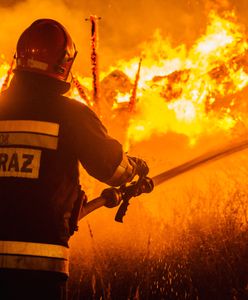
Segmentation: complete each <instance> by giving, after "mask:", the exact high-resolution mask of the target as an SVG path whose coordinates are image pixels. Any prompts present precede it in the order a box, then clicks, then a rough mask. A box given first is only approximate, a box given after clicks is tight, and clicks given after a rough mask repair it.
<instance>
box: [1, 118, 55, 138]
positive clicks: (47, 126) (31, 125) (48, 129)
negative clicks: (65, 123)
mask: <svg viewBox="0 0 248 300" xmlns="http://www.w3.org/2000/svg"><path fill="white" fill-rule="evenodd" d="M23 131H24V132H34V133H43V134H49V135H54V136H58V134H59V124H57V123H51V122H42V121H30V120H6V121H0V132H23Z"/></svg>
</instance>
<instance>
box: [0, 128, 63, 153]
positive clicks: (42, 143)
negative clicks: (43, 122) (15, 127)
mask: <svg viewBox="0 0 248 300" xmlns="http://www.w3.org/2000/svg"><path fill="white" fill-rule="evenodd" d="M13 145H16V146H17V145H20V146H34V147H41V148H47V149H52V150H56V149H57V147H58V137H55V136H48V135H43V134H37V133H15V132H0V146H13Z"/></svg>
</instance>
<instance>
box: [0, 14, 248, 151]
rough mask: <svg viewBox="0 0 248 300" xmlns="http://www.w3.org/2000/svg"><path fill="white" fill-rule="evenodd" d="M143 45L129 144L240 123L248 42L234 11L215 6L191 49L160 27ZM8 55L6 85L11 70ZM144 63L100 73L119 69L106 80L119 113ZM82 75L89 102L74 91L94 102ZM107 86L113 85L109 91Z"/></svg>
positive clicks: (193, 136) (193, 135) (247, 81)
mask: <svg viewBox="0 0 248 300" xmlns="http://www.w3.org/2000/svg"><path fill="white" fill-rule="evenodd" d="M140 49H141V50H140V53H141V56H142V58H143V60H142V64H141V70H140V78H139V83H138V88H137V93H136V95H137V103H136V106H135V111H134V112H132V113H130V117H129V121H128V122H129V126H128V129H127V133H126V143H127V144H129V143H132V144H133V143H135V142H139V141H142V140H145V139H149V138H150V137H151V135H153V134H157V135H158V134H159V135H161V134H165V133H167V132H175V133H179V134H183V135H185V136H187V137H188V141H189V144H191V145H193V144H195V143H196V142H197V139H198V138H199V137H200V136H201V135H202V134H211V133H214V132H218V131H228V130H230V129H232V128H234V127H235V125H236V122H237V120H240V115H239V110H238V106H239V104H240V103H241V102H242V100H243V99H242V98H240V97H239V96H238V93H239V92H241V91H242V90H244V89H245V88H246V87H247V85H248V73H247V67H246V53H247V49H248V44H247V41H246V36H245V34H244V32H243V29H242V26H241V25H239V24H238V22H237V20H236V17H235V14H234V12H232V11H231V12H227V13H226V14H225V15H224V17H223V16H222V17H221V16H219V15H218V14H217V13H216V12H215V11H211V12H210V13H209V20H208V25H207V27H206V31H205V34H203V35H202V36H201V37H200V38H198V40H196V41H195V43H194V44H193V45H192V47H191V48H190V49H187V47H186V45H184V44H182V45H179V46H177V47H173V46H172V45H171V43H170V41H169V40H168V39H164V38H163V37H162V36H161V34H160V32H159V31H158V30H157V31H156V32H155V33H154V36H153V38H152V40H150V41H149V42H145V43H143V44H142V45H141V46H140ZM2 59H3V63H2V64H1V66H0V84H3V81H4V78H5V76H6V73H7V71H8V69H9V65H8V64H7V63H6V62H5V60H4V57H2ZM138 62H139V57H133V58H132V59H131V60H129V61H124V60H122V61H119V62H117V63H116V64H115V65H114V66H112V67H110V69H109V71H108V72H101V74H99V75H100V79H101V81H104V79H105V78H107V76H108V75H109V74H110V73H111V72H113V73H112V74H114V75H113V76H112V79H113V78H114V80H116V81H115V83H114V84H112V86H111V83H110V81H105V90H103V92H102V93H101V95H102V97H103V98H104V97H105V98H106V97H107V98H108V97H109V95H111V97H113V99H112V100H113V101H109V99H107V102H108V101H109V105H110V107H109V111H112V112H113V115H116V113H115V110H116V109H118V108H119V106H120V107H122V108H123V105H124V107H125V106H126V108H128V102H129V101H130V96H131V94H132V88H130V86H131V85H132V84H133V83H134V80H135V76H136V72H137V65H138ZM114 70H119V71H117V72H116V71H114ZM114 72H115V73H114ZM124 76H126V78H124ZM76 78H77V81H78V82H79V84H80V85H82V87H83V90H84V93H85V95H86V96H87V98H88V99H89V101H88V103H87V101H85V100H84V99H82V97H81V96H80V93H79V91H78V89H77V87H75V86H74V85H73V86H72V89H71V91H70V96H71V97H72V98H75V99H77V100H79V101H82V102H83V103H85V104H87V105H90V106H92V105H93V103H92V79H91V78H90V77H88V78H83V77H82V76H80V75H79V74H77V75H76ZM123 78H124V79H123ZM128 80H129V82H127V81H128ZM106 86H107V87H108V89H109V90H108V91H107V93H106V94H104V93H105V92H106Z"/></svg>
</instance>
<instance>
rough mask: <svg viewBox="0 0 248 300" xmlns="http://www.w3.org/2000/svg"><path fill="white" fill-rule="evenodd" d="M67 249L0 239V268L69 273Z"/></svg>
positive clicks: (58, 246)
mask: <svg viewBox="0 0 248 300" xmlns="http://www.w3.org/2000/svg"><path fill="white" fill-rule="evenodd" d="M68 266H69V249H68V248H67V247H64V246H60V245H51V244H40V243H27V242H16V241H0V269H2V268H3V269H22V270H36V271H38V270H39V271H50V272H58V273H63V274H65V275H67V276H68V274H69V268H68Z"/></svg>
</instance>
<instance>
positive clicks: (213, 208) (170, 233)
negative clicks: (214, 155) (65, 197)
mask: <svg viewBox="0 0 248 300" xmlns="http://www.w3.org/2000/svg"><path fill="white" fill-rule="evenodd" d="M239 179H241V177H239V178H237V177H236V178H234V179H230V177H229V174H227V173H226V174H225V179H223V178H221V180H219V179H218V180H216V179H213V180H212V182H209V183H208V187H207V189H206V190H205V191H204V190H201V189H196V188H195V187H194V188H190V189H188V190H186V191H185V190H184V191H183V193H182V194H183V195H184V196H182V199H179V200H180V201H181V205H178V203H176V202H175V203H174V207H173V209H172V208H171V207H170V209H172V210H173V214H172V218H170V219H168V218H155V217H154V216H153V215H152V214H150V213H149V212H148V211H147V210H146V209H145V208H144V207H143V206H142V204H139V205H138V209H137V212H136V211H135V208H133V209H134V210H133V211H132V210H131V211H130V216H129V218H128V217H127V220H126V221H125V222H126V223H125V225H122V226H124V227H122V228H121V229H120V230H119V229H118V230H117V232H113V234H111V236H110V237H109V236H107V237H106V236H104V237H102V238H99V233H98V229H95V226H94V222H93V221H89V220H87V221H84V225H85V230H83V231H84V234H85V235H86V234H87V236H88V241H87V239H85V238H84V239H83V238H82V237H78V238H79V239H81V244H80V245H81V246H80V247H79V245H78V244H77V246H76V247H74V250H73V253H72V264H71V279H70V282H69V284H70V285H69V286H70V299H73V300H75V299H77V300H81V299H95V300H96V299H112V300H127V299H130V300H131V299H136V300H139V299H144V300H147V299H149V300H153V299H154V300H157V299H161V300H162V299H165V300H174V299H179V300H180V299H185V300H186V299H189V300H198V299H199V300H225V299H232V300H246V299H248V223H247V219H248V218H247V216H248V210H247V203H248V191H247V189H246V174H245V175H244V176H243V178H242V182H243V183H242V184H240V182H239ZM227 183H228V184H227ZM160 196H161V195H160ZM161 197H163V198H164V199H163V200H165V201H164V202H165V203H168V202H169V199H167V197H168V198H169V197H170V196H166V195H162V196H161ZM176 197H177V199H178V195H176ZM179 200H178V201H179ZM170 201H171V199H170ZM180 201H179V202H180ZM171 202H173V201H171ZM141 203H142V202H141ZM132 214H134V215H135V217H134V218H133V217H132ZM99 219H100V221H99ZM99 219H98V222H101V218H99ZM111 221H112V220H111ZM91 224H93V225H91ZM106 228H107V229H106V230H108V227H106ZM122 231H124V233H121V236H120V237H118V235H119V234H120V232H122ZM83 242H85V244H83Z"/></svg>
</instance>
